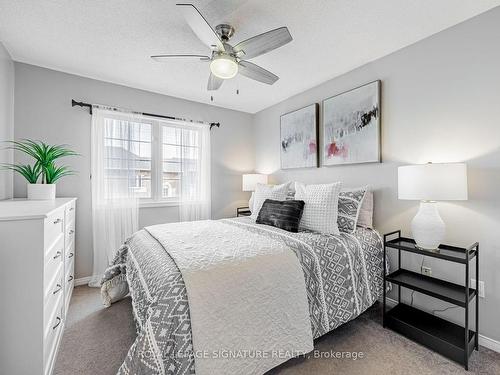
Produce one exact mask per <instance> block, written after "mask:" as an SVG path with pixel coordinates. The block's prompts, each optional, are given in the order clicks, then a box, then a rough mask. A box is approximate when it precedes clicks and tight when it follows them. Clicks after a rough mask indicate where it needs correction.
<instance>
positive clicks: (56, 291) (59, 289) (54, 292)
mask: <svg viewBox="0 0 500 375" xmlns="http://www.w3.org/2000/svg"><path fill="white" fill-rule="evenodd" d="M56 288H57V289H56V290H54V291H53V292H52V294H57V293H59V292H60V291H61V290H62V285H61V284H57V285H56Z"/></svg>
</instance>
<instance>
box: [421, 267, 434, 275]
mask: <svg viewBox="0 0 500 375" xmlns="http://www.w3.org/2000/svg"><path fill="white" fill-rule="evenodd" d="M422 274H423V275H426V276H431V275H432V269H431V267H426V266H422Z"/></svg>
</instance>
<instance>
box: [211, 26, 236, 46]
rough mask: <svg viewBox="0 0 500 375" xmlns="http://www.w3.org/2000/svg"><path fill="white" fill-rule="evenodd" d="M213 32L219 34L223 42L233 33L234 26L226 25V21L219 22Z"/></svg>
mask: <svg viewBox="0 0 500 375" xmlns="http://www.w3.org/2000/svg"><path fill="white" fill-rule="evenodd" d="M215 32H216V33H217V35H219V38H220V39H221V40H222V41H223V42H227V41H229V39H231V37H232V36H233V34H234V27H232V26H231V25H228V24H227V23H221V24H220V25H217V26H215Z"/></svg>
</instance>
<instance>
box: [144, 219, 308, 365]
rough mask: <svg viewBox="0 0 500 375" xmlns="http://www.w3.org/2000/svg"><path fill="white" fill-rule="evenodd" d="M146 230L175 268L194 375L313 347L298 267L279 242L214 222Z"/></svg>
mask: <svg viewBox="0 0 500 375" xmlns="http://www.w3.org/2000/svg"><path fill="white" fill-rule="evenodd" d="M146 230H147V231H148V232H149V233H150V234H151V235H152V236H153V237H155V238H156V239H157V240H158V241H159V242H160V243H161V245H162V246H163V247H164V248H165V249H166V251H167V252H168V253H169V254H170V256H171V257H172V258H173V259H174V261H175V263H176V264H177V266H178V268H179V269H180V271H181V273H182V277H183V279H184V283H185V285H186V290H187V295H188V300H189V310H190V317H191V326H192V335H193V349H194V353H195V368H196V374H197V375H206V374H207V375H212V374H231V375H233V374H242V375H244V374H263V373H264V372H266V371H268V370H269V369H271V368H273V367H275V366H277V365H279V364H280V363H283V362H285V361H286V360H288V359H289V358H292V357H294V356H296V355H298V354H300V353H307V352H309V351H311V350H312V349H313V341H312V333H311V321H310V317H309V310H308V302H307V296H306V287H305V283H304V275H303V271H302V268H301V266H300V264H299V261H298V259H297V256H296V255H295V254H294V252H293V251H292V250H290V249H289V248H287V247H286V246H285V245H284V243H282V242H278V241H276V240H273V239H271V238H269V237H265V236H262V235H260V234H257V233H250V232H249V231H246V230H244V229H241V228H238V227H236V226H233V225H228V224H225V223H223V222H220V221H197V222H192V223H176V224H169V225H155V226H151V227H147V228H146Z"/></svg>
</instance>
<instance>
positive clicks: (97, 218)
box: [89, 107, 139, 286]
mask: <svg viewBox="0 0 500 375" xmlns="http://www.w3.org/2000/svg"><path fill="white" fill-rule="evenodd" d="M134 116H136V115H134V114H132V113H127V114H126V116H125V117H123V118H120V117H119V115H117V112H115V111H113V112H112V111H108V110H106V109H103V108H100V107H93V108H92V130H91V171H92V181H91V185H92V231H93V247H94V268H93V274H92V278H91V280H90V282H89V285H90V286H100V285H99V284H100V280H101V277H102V275H103V274H104V271H105V270H106V268H107V266H108V265H109V264H110V262H111V261H112V260H113V257H114V255H115V254H116V251H117V250H118V249H119V248H120V246H121V245H122V244H123V242H124V241H125V240H126V239H127V238H128V237H129V236H131V235H132V234H133V233H134V232H136V231H137V230H138V227H139V221H138V207H139V206H138V199H137V197H136V194H135V192H134V189H133V188H132V186H134V185H133V184H134V182H135V179H136V174H135V163H136V162H137V161H136V160H134V158H133V157H132V155H134V154H135V153H134V151H135V150H133V147H134V146H133V143H132V142H130V132H131V127H132V126H133V124H134V123H133V121H132V120H133V119H134ZM134 125H135V124H134Z"/></svg>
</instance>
